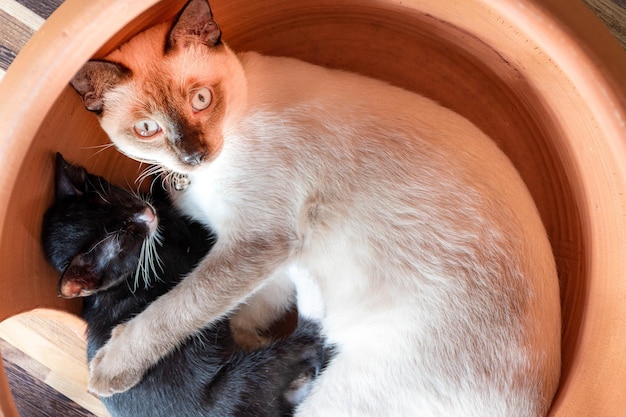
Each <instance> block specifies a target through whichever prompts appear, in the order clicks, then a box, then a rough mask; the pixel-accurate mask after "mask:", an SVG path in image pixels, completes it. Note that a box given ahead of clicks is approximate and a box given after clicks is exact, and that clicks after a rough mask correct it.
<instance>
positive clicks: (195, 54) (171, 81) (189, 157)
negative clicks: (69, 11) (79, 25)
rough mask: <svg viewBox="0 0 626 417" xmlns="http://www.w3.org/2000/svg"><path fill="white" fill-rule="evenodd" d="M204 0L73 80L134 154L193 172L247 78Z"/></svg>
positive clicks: (219, 140) (210, 154) (210, 156)
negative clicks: (223, 38) (168, 23)
mask: <svg viewBox="0 0 626 417" xmlns="http://www.w3.org/2000/svg"><path fill="white" fill-rule="evenodd" d="M220 36H221V32H220V31H219V27H218V26H217V24H216V23H215V22H214V21H213V18H212V15H211V12H210V9H209V8H208V4H207V3H206V1H204V0H196V1H194V2H191V3H190V4H189V5H188V6H187V7H186V9H184V10H183V12H181V15H180V16H179V17H178V19H177V20H176V22H175V23H174V24H173V25H172V27H171V28H170V27H169V25H167V24H162V25H159V26H155V27H153V28H151V29H149V30H147V31H145V32H143V33H140V34H139V35H137V36H135V37H134V38H133V39H131V40H130V41H129V42H127V43H126V44H124V45H122V46H121V47H120V48H119V49H118V50H116V51H114V52H112V53H111V54H110V55H109V56H107V58H106V61H90V62H88V63H87V64H86V65H85V66H84V67H83V69H81V71H80V72H79V73H78V74H77V75H76V76H75V77H74V79H73V80H72V86H73V87H74V88H75V89H76V90H77V92H79V94H81V96H82V97H83V101H84V103H85V106H86V107H87V108H88V109H89V110H92V111H94V112H96V113H98V114H99V116H100V122H101V125H102V127H103V128H104V130H105V131H106V133H107V134H108V135H109V137H110V138H111V140H112V141H113V142H114V143H115V144H116V145H117V147H118V148H119V149H120V150H121V151H122V152H123V153H125V154H127V155H128V156H130V157H131V158H134V159H137V160H140V161H144V162H148V163H153V164H158V165H162V166H164V167H165V168H167V169H169V170H172V171H176V172H181V173H189V172H191V171H193V170H194V169H196V168H197V167H198V166H199V165H202V164H205V163H210V162H211V161H212V160H214V159H215V158H216V157H217V156H218V155H219V153H220V152H221V150H222V147H223V131H224V129H225V128H226V124H227V121H228V118H229V117H233V115H234V114H236V113H237V108H238V106H239V105H240V103H241V101H242V100H241V96H242V94H243V95H245V78H244V77H243V73H242V69H241V66H240V64H239V62H238V60H237V58H236V57H235V55H234V54H233V53H232V52H231V51H230V50H229V49H228V48H227V47H226V46H225V45H224V44H222V43H221V41H220Z"/></svg>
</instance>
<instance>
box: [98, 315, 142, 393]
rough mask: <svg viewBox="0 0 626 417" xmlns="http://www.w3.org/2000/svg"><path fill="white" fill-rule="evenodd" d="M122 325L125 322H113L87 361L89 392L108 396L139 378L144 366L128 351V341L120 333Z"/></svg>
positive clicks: (126, 387) (128, 386) (133, 383)
mask: <svg viewBox="0 0 626 417" xmlns="http://www.w3.org/2000/svg"><path fill="white" fill-rule="evenodd" d="M125 329H126V326H125V325H120V326H117V327H116V328H115V329H114V330H113V332H112V336H111V339H110V340H109V341H108V342H107V343H106V344H105V345H104V346H103V347H102V348H100V350H98V352H97V353H96V355H95V356H94V358H93V359H92V360H91V362H90V363H89V383H88V386H87V388H88V390H89V392H91V393H93V394H96V395H98V396H100V397H109V396H111V395H113V394H117V393H119V392H124V391H126V390H128V389H129V388H132V387H133V386H135V385H136V384H137V383H138V382H139V381H140V380H141V377H142V376H143V373H144V372H145V367H143V366H141V364H140V363H138V362H137V361H136V355H134V354H133V352H131V349H130V348H131V347H132V345H131V341H130V340H129V339H128V338H126V337H125V335H124V331H125Z"/></svg>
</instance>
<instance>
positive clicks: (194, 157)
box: [182, 151, 206, 165]
mask: <svg viewBox="0 0 626 417" xmlns="http://www.w3.org/2000/svg"><path fill="white" fill-rule="evenodd" d="M205 156H206V152H204V151H197V152H194V153H191V154H186V155H183V158H182V159H183V162H184V163H185V164H187V165H200V164H201V163H202V161H203V160H204V157H205Z"/></svg>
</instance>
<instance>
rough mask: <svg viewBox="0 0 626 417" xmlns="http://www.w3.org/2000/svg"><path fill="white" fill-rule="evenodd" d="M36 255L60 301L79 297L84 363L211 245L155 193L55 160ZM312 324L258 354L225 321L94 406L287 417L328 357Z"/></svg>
mask: <svg viewBox="0 0 626 417" xmlns="http://www.w3.org/2000/svg"><path fill="white" fill-rule="evenodd" d="M55 171H56V176H55V190H56V191H55V201H54V203H53V205H52V206H51V207H50V208H49V209H48V210H47V211H46V213H45V215H44V220H43V227H42V242H43V247H44V252H45V255H46V257H47V259H48V260H49V262H50V263H51V264H52V265H53V266H54V267H55V268H56V269H57V270H58V271H59V272H61V273H62V277H61V279H60V281H59V295H60V296H62V297H64V298H74V297H84V308H83V313H82V316H83V318H84V319H85V321H86V323H87V340H88V343H87V348H88V359H89V360H92V359H93V357H94V355H95V353H96V351H97V350H98V349H99V348H100V347H102V346H103V345H104V344H105V343H106V341H107V340H108V339H109V337H110V335H111V330H112V329H113V328H114V327H115V326H116V325H117V324H120V323H123V322H124V321H127V320H129V319H130V318H132V317H133V316H135V315H136V314H138V313H140V312H141V311H143V310H144V309H145V308H146V307H147V306H148V305H150V303H152V302H153V301H154V300H156V299H157V297H159V296H161V295H162V294H165V293H166V292H168V291H169V290H171V288H172V287H174V286H175V285H176V284H177V283H178V282H179V281H180V279H181V277H182V276H184V274H186V273H187V272H189V271H190V270H191V269H192V268H193V267H194V265H195V264H196V263H197V262H198V261H199V260H200V259H202V257H203V256H204V255H205V254H206V253H207V251H208V250H209V249H210V247H211V246H212V244H213V241H214V237H213V236H212V235H211V234H210V233H209V232H208V231H207V230H206V229H205V228H204V227H203V226H201V225H198V224H197V223H194V222H191V221H189V220H188V219H186V218H184V217H183V216H181V215H180V214H179V213H178V212H177V210H175V209H174V208H173V207H172V205H171V202H170V201H169V199H168V198H167V196H166V194H165V192H164V191H160V190H159V189H158V187H157V189H156V190H155V192H154V194H153V195H145V196H141V195H139V194H136V193H131V192H130V191H126V190H124V189H122V188H118V187H116V186H114V185H111V184H109V183H108V182H107V181H106V180H104V179H103V178H101V177H98V176H95V175H92V174H89V173H88V172H87V171H86V170H85V169H84V168H82V167H79V166H74V165H71V164H69V163H67V162H66V161H65V160H64V159H63V157H62V156H61V155H60V154H58V155H57V159H56V170H55ZM319 330H320V329H319V324H318V323H317V322H316V321H315V320H313V319H310V318H304V317H301V318H300V321H299V322H298V324H297V326H296V329H295V331H294V332H293V333H292V334H291V335H289V336H287V337H286V338H285V339H282V340H276V341H274V342H272V343H270V344H269V345H268V346H267V347H264V348H263V349H260V350H258V351H251V352H246V351H243V350H242V349H240V348H239V347H238V346H237V345H236V344H235V342H234V340H233V338H232V335H231V332H230V328H229V323H228V320H226V319H224V320H220V321H218V322H216V323H214V324H213V325H212V326H210V327H208V328H206V329H203V330H201V331H199V332H197V333H194V334H193V335H192V336H191V337H190V338H189V339H188V340H186V341H181V342H180V344H179V345H178V347H177V348H176V349H175V350H174V351H173V352H172V353H171V354H170V355H169V356H168V357H167V358H165V359H164V360H163V361H161V362H159V363H158V364H157V365H155V366H154V367H153V368H151V369H150V370H149V371H148V372H147V373H146V374H145V376H144V378H143V379H142V381H141V382H140V383H139V384H138V385H136V386H135V387H134V388H132V389H131V390H129V391H126V392H124V393H120V394H117V395H114V396H111V397H103V398H102V401H103V403H104V404H105V406H106V408H107V409H108V410H109V412H110V414H111V415H112V416H113V417H118V416H120V417H121V416H129V417H141V416H146V417H148V416H150V417H155V416H167V417H171V416H203V417H207V416H220V417H227V416H233V417H234V416H237V417H242V416H251V417H252V416H255V417H256V416H277V417H278V416H281V417H282V416H290V415H292V412H293V406H294V405H295V404H296V403H297V402H298V401H301V400H302V398H303V397H304V396H305V395H306V392H307V391H308V390H309V389H310V384H311V381H312V380H313V379H314V378H315V377H316V375H318V374H319V372H321V369H322V368H323V365H324V363H325V362H326V360H327V359H329V357H330V348H329V347H327V346H325V345H324V340H323V338H322V336H321V334H320V331H319Z"/></svg>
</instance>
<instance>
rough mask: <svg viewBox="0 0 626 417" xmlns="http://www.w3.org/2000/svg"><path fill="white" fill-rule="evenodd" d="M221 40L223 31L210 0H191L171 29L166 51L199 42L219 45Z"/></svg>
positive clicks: (207, 44)
mask: <svg viewBox="0 0 626 417" xmlns="http://www.w3.org/2000/svg"><path fill="white" fill-rule="evenodd" d="M221 41H222V31H221V29H220V27H219V25H218V24H217V22H216V21H215V19H213V13H212V12H211V6H209V3H208V1H207V0H190V1H189V2H187V4H186V5H185V7H184V8H183V10H182V11H181V12H180V13H179V14H178V16H177V17H176V20H175V21H174V24H173V25H172V28H171V29H170V33H169V35H168V36H167V43H166V45H165V52H166V53H167V52H169V51H171V50H173V49H176V48H180V47H186V46H187V45H190V44H192V43H198V42H200V43H202V44H204V45H206V46H217V45H219V44H220V43H221Z"/></svg>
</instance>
